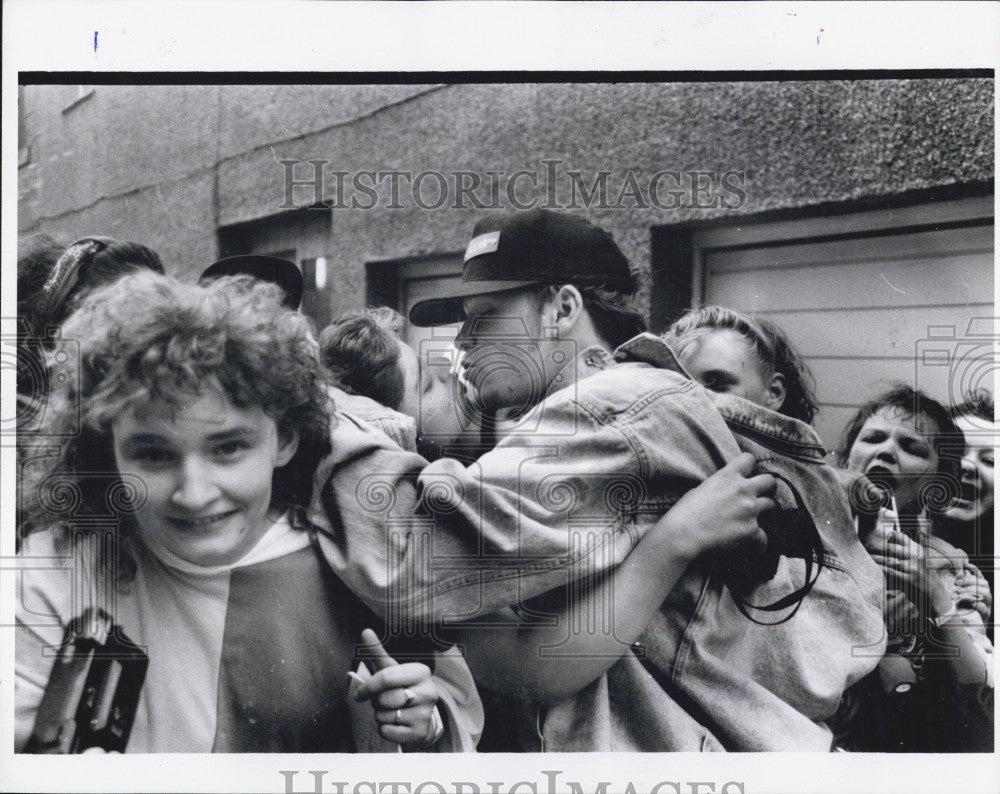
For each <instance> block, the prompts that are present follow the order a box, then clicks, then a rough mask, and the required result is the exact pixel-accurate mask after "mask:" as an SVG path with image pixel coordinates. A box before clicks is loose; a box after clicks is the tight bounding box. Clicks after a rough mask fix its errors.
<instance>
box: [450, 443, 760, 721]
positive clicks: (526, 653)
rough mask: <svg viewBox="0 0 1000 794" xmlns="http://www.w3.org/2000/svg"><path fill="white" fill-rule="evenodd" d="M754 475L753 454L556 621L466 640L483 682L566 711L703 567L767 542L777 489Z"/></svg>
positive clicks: (690, 497) (688, 502)
mask: <svg viewBox="0 0 1000 794" xmlns="http://www.w3.org/2000/svg"><path fill="white" fill-rule="evenodd" d="M753 467H754V459H753V456H752V455H750V454H748V453H743V454H741V455H739V456H738V457H737V458H735V459H734V460H733V461H732V462H731V463H729V464H728V465H726V466H725V467H724V468H722V469H720V470H719V471H718V472H716V473H715V474H714V475H712V476H711V477H709V478H708V479H707V480H706V481H705V482H704V483H702V484H701V485H699V486H698V487H696V488H694V489H693V490H691V491H689V492H688V493H687V494H686V495H685V496H684V497H683V498H681V500H680V501H679V502H678V503H677V504H676V505H675V506H674V507H673V508H672V509H671V510H670V511H669V512H668V513H667V514H666V515H665V516H663V518H661V519H660V520H659V521H658V522H657V523H656V525H655V526H654V527H653V528H652V529H651V530H650V531H649V532H648V533H647V534H646V535H645V537H643V539H642V540H641V541H640V542H639V544H638V545H637V546H636V547H635V549H634V550H633V551H632V553H631V554H629V555H628V557H626V558H625V561H624V562H623V563H622V564H621V566H619V567H618V568H617V569H615V570H614V571H612V572H611V573H609V574H608V575H607V576H605V577H604V578H603V579H602V580H601V581H600V582H599V583H598V584H597V585H596V586H595V587H593V588H590V589H589V590H588V591H587V592H586V593H585V594H584V595H582V596H581V597H579V598H577V599H574V600H571V601H569V603H564V605H563V606H562V608H561V609H559V610H558V612H557V614H556V615H555V618H556V620H555V622H552V621H546V622H545V624H544V625H526V626H522V627H518V628H516V629H513V630H512V629H510V628H490V627H477V628H470V629H467V630H465V631H464V632H462V635H461V642H462V643H463V644H464V646H465V650H466V658H467V660H468V662H469V666H470V667H471V668H472V670H473V671H474V674H475V676H476V680H477V681H479V682H480V683H481V684H484V685H486V686H488V687H490V688H491V689H494V690H496V691H499V692H506V693H509V694H515V695H519V696H521V697H525V698H527V699H528V700H532V701H535V702H557V701H559V700H562V699H564V698H567V697H569V696H571V695H573V694H575V693H576V692H578V691H579V690H580V689H582V688H583V687H585V686H587V685H588V684H589V683H590V682H591V681H593V680H594V679H596V678H597V677H598V676H600V675H601V674H602V673H604V672H605V671H606V670H607V669H608V668H609V667H611V665H613V664H614V663H615V662H616V661H618V659H619V658H620V657H621V656H622V655H623V654H624V653H625V651H626V650H627V649H628V647H629V645H630V644H631V643H632V642H633V641H634V640H636V639H638V637H639V636H640V635H641V634H642V633H643V631H644V630H645V628H646V626H647V624H648V623H649V621H650V620H651V619H652V617H653V615H654V613H655V612H656V610H657V609H659V607H660V605H661V604H662V603H663V601H664V600H665V599H666V597H667V595H668V594H669V593H670V591H671V590H672V589H673V587H674V585H675V584H676V583H677V580H678V579H680V577H681V576H682V575H683V573H684V571H685V570H687V567H688V565H689V564H690V563H691V562H692V561H693V560H695V559H696V558H698V557H700V556H701V555H702V554H704V553H705V552H707V551H709V550H711V549H713V548H721V547H724V546H727V545H729V544H731V543H735V542H738V541H743V540H748V539H750V538H755V539H756V540H758V541H759V542H760V543H765V542H766V537H765V536H764V533H763V531H762V530H761V529H760V527H759V526H758V524H757V516H758V515H760V513H761V512H763V511H764V510H768V509H771V508H773V507H774V506H775V503H774V500H773V499H772V498H770V496H769V495H773V493H774V488H775V481H774V478H773V477H771V476H770V475H768V474H762V475H757V476H755V477H751V476H750V475H751V473H752V471H753ZM563 594H564V597H565V596H568V595H569V593H568V591H563ZM574 627H577V630H574ZM546 651H548V653H546Z"/></svg>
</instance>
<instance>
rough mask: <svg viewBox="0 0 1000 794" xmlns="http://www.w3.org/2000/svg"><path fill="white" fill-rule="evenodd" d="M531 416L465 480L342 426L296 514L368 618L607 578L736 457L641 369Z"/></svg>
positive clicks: (585, 384)
mask: <svg viewBox="0 0 1000 794" xmlns="http://www.w3.org/2000/svg"><path fill="white" fill-rule="evenodd" d="M533 414H534V415H529V416H528V417H526V418H525V421H523V422H522V423H521V426H522V427H527V428H528V429H529V431H530V432H526V433H524V434H522V435H511V436H509V437H507V438H505V439H503V440H502V441H501V442H500V443H499V444H498V445H497V446H496V448H495V449H493V450H492V451H490V452H488V453H487V454H485V455H483V456H482V457H481V458H480V459H479V460H478V461H477V462H476V463H474V464H473V465H471V466H469V467H465V466H463V465H462V464H461V463H459V462H458V461H455V460H448V459H444V460H439V461H436V462H434V463H432V464H430V465H426V462H425V461H424V460H423V458H421V457H420V456H418V455H415V454H412V453H407V452H404V451H403V450H401V449H399V448H398V447H396V446H395V445H394V444H392V443H391V442H390V441H388V439H385V437H384V436H382V435H381V434H378V433H375V432H374V431H370V430H368V429H367V428H365V427H363V426H362V423H360V422H356V421H353V420H351V418H350V417H345V416H343V415H342V416H341V417H340V421H339V423H338V425H337V428H336V429H335V431H334V439H333V445H334V452H333V454H332V455H331V456H330V458H328V459H327V460H325V461H324V462H323V464H322V465H321V467H320V469H319V471H318V472H317V482H316V483H315V489H314V492H315V493H314V498H313V505H312V509H311V511H310V520H312V521H313V522H314V523H315V524H316V525H317V526H319V527H320V528H322V529H324V530H325V531H326V537H325V538H322V539H321V545H322V546H323V548H324V551H325V552H326V554H327V557H328V559H329V560H330V562H331V565H332V566H333V567H334V569H335V570H336V571H337V573H338V575H339V576H340V577H341V578H342V579H343V580H344V582H345V583H346V584H347V585H348V586H349V587H350V588H351V589H352V590H353V591H354V592H355V593H357V594H358V596H359V597H361V598H362V599H363V600H364V601H365V602H366V603H367V604H368V605H369V606H371V607H372V608H373V609H375V610H376V611H378V612H380V613H382V614H385V613H386V612H388V611H389V610H393V611H395V612H396V613H397V614H400V615H405V616H407V617H409V618H434V619H440V618H444V617H448V618H471V617H474V616H476V615H482V614H488V613H490V612H495V611H496V610H497V609H499V608H501V607H503V606H509V605H515V604H518V603H520V602H522V601H523V600H525V599H528V598H532V597H534V596H536V595H539V594H541V593H543V592H547V591H549V590H552V589H553V588H556V587H559V586H562V585H565V584H567V583H568V582H570V581H575V580H577V579H581V578H583V577H585V576H589V575H595V574H599V573H600V572H602V571H605V570H608V569H610V568H612V567H614V566H615V565H617V564H619V563H620V562H621V560H622V559H624V557H625V556H626V555H627V553H628V552H629V551H630V550H631V548H632V547H633V546H634V545H635V543H636V542H637V541H638V540H639V538H640V537H641V536H642V534H643V533H644V532H645V531H646V530H647V529H648V528H649V527H650V526H651V525H652V524H653V523H655V521H656V520H657V519H658V518H659V517H660V516H661V515H662V514H663V513H664V512H665V511H666V510H667V509H669V508H670V507H671V506H672V505H673V503H674V502H675V501H676V500H677V499H678V498H679V497H680V496H681V495H683V494H684V493H685V492H686V491H687V490H689V489H690V488H692V487H694V486H695V485H697V484H698V483H699V482H701V481H702V480H704V479H705V478H706V477H708V476H710V475H711V474H712V473H713V472H715V471H716V470H717V469H718V468H720V467H721V466H723V465H724V464H725V462H726V461H727V460H729V459H731V458H732V457H733V456H735V455H736V454H738V452H739V449H738V447H737V445H736V442H735V440H734V439H733V437H732V434H731V433H730V432H729V430H728V429H727V427H726V425H725V422H724V421H723V420H722V418H721V417H720V415H719V413H718V412H717V411H716V410H715V408H714V407H713V406H712V403H711V401H710V400H709V399H708V397H707V396H706V395H705V393H704V391H703V390H702V389H701V388H700V387H698V386H697V385H696V384H694V383H692V382H691V381H689V380H687V379H686V378H683V377H682V376H679V375H677V374H676V373H671V372H666V371H664V370H658V369H653V368H651V367H645V366H634V365H621V366H615V367H612V368H611V369H609V370H607V371H605V372H601V373H598V374H596V375H593V376H591V377H589V378H587V379H586V380H584V381H582V382H581V383H579V384H578V385H577V386H576V387H574V388H572V389H565V390H563V391H562V392H558V393H557V394H555V395H553V396H551V397H549V398H548V399H547V400H545V401H544V402H543V403H541V404H540V405H539V406H538V407H537V408H536V409H535V412H533ZM421 469H422V472H421Z"/></svg>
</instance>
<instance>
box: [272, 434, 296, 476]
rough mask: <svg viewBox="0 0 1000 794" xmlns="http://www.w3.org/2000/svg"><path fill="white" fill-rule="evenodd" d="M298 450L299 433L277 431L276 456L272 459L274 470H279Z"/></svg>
mask: <svg viewBox="0 0 1000 794" xmlns="http://www.w3.org/2000/svg"><path fill="white" fill-rule="evenodd" d="M298 450H299V431H298V430H290V431H282V430H279V431H278V454H277V456H276V457H275V459H274V468H276V469H280V468H281V467H282V466H284V465H285V464H286V463H288V461H290V460H291V459H292V458H293V457H295V453H296V452H298Z"/></svg>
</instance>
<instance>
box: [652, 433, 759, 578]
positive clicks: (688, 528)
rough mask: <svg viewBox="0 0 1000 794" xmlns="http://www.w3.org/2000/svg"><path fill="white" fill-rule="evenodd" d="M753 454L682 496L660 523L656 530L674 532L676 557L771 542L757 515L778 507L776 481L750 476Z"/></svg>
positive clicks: (735, 460)
mask: <svg viewBox="0 0 1000 794" xmlns="http://www.w3.org/2000/svg"><path fill="white" fill-rule="evenodd" d="M754 465H755V460H754V456H753V455H751V454H750V453H749V452H743V453H740V454H739V455H737V456H736V457H735V458H733V459H732V460H731V461H729V463H727V464H726V465H725V466H724V467H722V468H721V469H719V470H718V471H717V472H716V473H715V474H713V475H712V476H711V477H709V478H708V479H707V480H705V482H703V483H701V485H699V486H698V487H697V488H693V489H691V490H690V491H688V492H687V493H686V494H684V496H683V497H681V499H679V500H678V501H677V504H675V505H674V506H673V507H672V508H671V509H670V510H668V511H667V513H666V514H665V515H664V516H663V517H662V518H661V519H660V520H659V522H657V524H656V526H655V527H654V529H653V531H654V532H671V533H676V536H675V538H674V550H675V553H679V554H681V555H682V556H684V557H686V558H687V559H689V560H693V559H694V558H695V557H698V556H699V555H701V554H703V553H704V552H706V551H709V550H710V549H713V548H717V547H722V546H729V545H731V544H733V543H737V542H740V541H749V540H757V541H759V542H760V543H761V544H766V543H767V536H766V535H765V534H764V531H763V530H762V529H761V528H760V526H759V525H758V524H757V517H758V516H759V515H760V514H761V513H763V512H764V511H766V510H772V509H774V508H775V507H776V506H777V505H776V503H775V501H774V498H773V497H774V492H775V489H776V487H777V481H776V480H775V479H774V477H772V476H771V475H770V474H757V475H754V476H751V472H753V469H754Z"/></svg>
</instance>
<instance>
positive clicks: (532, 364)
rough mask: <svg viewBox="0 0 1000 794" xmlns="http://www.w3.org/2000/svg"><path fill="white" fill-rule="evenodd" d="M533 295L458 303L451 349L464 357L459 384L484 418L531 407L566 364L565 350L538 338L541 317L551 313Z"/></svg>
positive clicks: (524, 292)
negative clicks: (458, 324) (460, 314)
mask: <svg viewBox="0 0 1000 794" xmlns="http://www.w3.org/2000/svg"><path fill="white" fill-rule="evenodd" d="M538 292H539V290H538V288H535V287H525V288H524V289H517V290H510V291H508V292H499V293H493V294H491V295H477V296H473V297H471V298H466V300H465V301H464V302H463V308H464V310H465V316H466V320H465V323H464V324H463V325H462V329H461V331H460V332H459V335H458V338H457V339H456V340H455V343H456V345H459V346H460V348H461V349H462V350H464V351H465V357H464V359H463V362H462V365H463V368H464V375H465V379H466V380H467V382H468V383H469V385H470V386H471V387H472V393H473V394H474V395H475V396H474V399H475V400H476V401H477V402H478V405H477V406H476V407H477V408H479V409H480V410H482V411H483V412H485V413H489V414H492V413H496V412H497V411H500V410H502V409H505V408H514V409H527V408H530V407H531V406H534V405H536V404H537V403H539V402H541V401H542V400H543V399H544V397H545V394H546V392H547V391H548V388H549V386H550V384H551V383H552V382H553V379H554V378H555V377H556V374H557V372H558V371H559V370H561V369H562V368H564V367H565V366H566V364H568V363H569V358H568V356H569V355H570V353H568V352H567V349H566V347H567V346H566V345H565V344H562V345H560V344H559V343H558V342H557V341H556V340H550V339H544V338H543V334H542V328H543V314H544V312H545V310H546V309H547V308H551V307H549V306H548V304H542V302H541V301H540V300H539V297H538ZM553 313H554V310H553ZM551 324H552V325H554V324H555V321H554V317H553V320H552V323H551Z"/></svg>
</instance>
